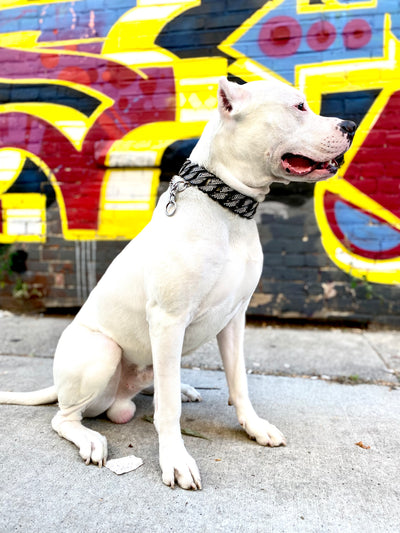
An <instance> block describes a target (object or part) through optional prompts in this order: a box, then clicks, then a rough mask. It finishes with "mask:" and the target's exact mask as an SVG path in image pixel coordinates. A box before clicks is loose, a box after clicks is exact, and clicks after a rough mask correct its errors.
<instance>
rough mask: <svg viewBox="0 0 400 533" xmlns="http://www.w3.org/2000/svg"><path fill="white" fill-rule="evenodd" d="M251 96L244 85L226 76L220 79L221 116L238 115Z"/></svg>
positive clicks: (219, 108)
mask: <svg viewBox="0 0 400 533" xmlns="http://www.w3.org/2000/svg"><path fill="white" fill-rule="evenodd" d="M249 98H250V94H249V92H248V91H246V90H245V89H244V88H243V87H242V86H240V85H238V84H237V83H233V82H231V81H228V80H227V79H226V78H220V79H219V86H218V110H219V112H220V114H221V116H234V115H237V114H238V113H239V111H240V110H241V109H242V108H243V106H244V105H245V104H246V102H247V101H248V100H249Z"/></svg>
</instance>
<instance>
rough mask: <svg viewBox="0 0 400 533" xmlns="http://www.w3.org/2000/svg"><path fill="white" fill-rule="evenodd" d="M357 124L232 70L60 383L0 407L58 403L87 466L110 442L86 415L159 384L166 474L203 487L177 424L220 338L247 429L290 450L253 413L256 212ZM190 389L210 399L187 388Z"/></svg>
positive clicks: (340, 149) (331, 167) (123, 418)
mask: <svg viewBox="0 0 400 533" xmlns="http://www.w3.org/2000/svg"><path fill="white" fill-rule="evenodd" d="M355 128H356V126H355V124H354V123H353V122H350V121H342V120H340V119H336V118H324V117H320V116H318V115H316V114H315V113H313V112H312V111H311V110H310V108H309V107H308V105H307V103H306V100H305V97H304V95H303V94H301V93H300V92H299V91H297V90H295V89H293V88H292V87H290V86H288V85H285V84H283V83H281V82H278V81H275V80H272V79H271V80H270V81H256V82H251V83H248V84H245V85H237V84H235V83H231V82H229V81H227V80H226V79H221V80H220V84H219V91H218V112H216V113H215V116H214V117H213V118H212V120H211V121H210V122H209V123H208V124H207V126H206V128H205V129H204V132H203V134H202V136H201V138H200V140H199V142H198V144H197V145H196V147H195V148H194V150H193V152H192V154H191V156H190V161H188V162H187V163H186V164H185V165H184V167H183V170H182V171H181V172H180V175H179V176H175V178H174V179H173V181H172V182H171V185H170V188H169V190H168V191H167V192H166V193H164V195H163V196H162V197H161V199H160V201H159V203H158V205H157V208H156V209H155V211H154V215H153V218H152V220H151V222H150V223H149V225H148V226H147V227H146V228H145V229H144V230H143V231H142V232H141V233H140V235H138V236H137V237H136V238H135V239H134V240H133V241H132V242H131V243H130V244H128V246H127V247H126V248H125V249H124V250H123V251H122V253H120V254H119V255H118V256H117V258H116V259H115V260H114V261H113V263H112V264H111V265H110V267H109V268H108V270H107V271H106V273H105V274H104V276H103V278H102V279H101V280H100V282H99V283H98V285H97V286H96V287H95V289H94V290H93V291H92V293H91V294H90V296H89V298H88V300H87V302H86V303H85V304H84V305H83V307H82V309H81V310H80V312H79V313H78V314H77V316H76V318H75V319H74V321H73V322H72V324H71V325H70V326H68V327H67V329H66V330H65V331H64V333H63V334H62V336H61V338H60V341H59V344H58V347H57V350H56V354H55V359H54V383H55V385H54V386H53V387H50V388H48V389H44V390H42V391H37V392H33V393H1V395H0V402H2V403H21V404H30V405H35V404H36V405H37V404H43V403H50V402H54V401H56V400H57V399H58V402H59V411H58V413H57V414H56V416H55V417H54V419H53V421H52V426H53V428H54V429H55V431H57V432H58V433H59V435H61V436H62V437H65V438H66V439H68V440H70V441H72V442H73V443H74V444H75V445H76V446H77V447H78V448H79V452H80V455H81V456H82V458H83V459H84V461H86V463H90V462H93V463H96V464H98V465H100V466H101V465H103V464H105V461H106V458H107V443H106V439H105V438H104V437H103V436H102V435H100V434H99V433H97V432H95V431H92V430H90V429H88V428H86V427H85V426H83V425H82V422H81V421H82V418H83V417H92V416H96V415H99V414H100V413H103V412H105V411H106V412H107V415H108V417H109V418H110V419H111V420H112V421H114V422H117V423H124V422H128V421H129V420H130V419H131V418H132V417H133V415H134V413H135V405H134V403H133V402H132V398H133V397H134V396H135V395H136V394H137V393H138V392H140V391H141V390H142V389H144V388H145V387H147V386H149V385H150V384H151V383H152V382H153V379H154V389H155V396H154V404H155V416H154V423H155V427H156V429H157V432H158V436H159V456H160V465H161V470H162V479H163V482H164V483H165V484H167V485H170V486H171V487H173V486H174V485H175V483H178V484H179V485H180V486H181V487H183V488H185V489H196V488H201V482H200V474H199V471H198V468H197V466H196V463H195V461H194V459H193V458H192V457H191V456H190V455H189V454H188V452H187V451H186V449H185V446H184V443H183V440H182V437H181V431H180V415H181V384H180V359H181V356H182V355H185V354H188V353H190V352H192V351H193V350H195V349H196V348H198V347H199V346H200V345H202V344H203V343H204V342H206V341H208V340H209V339H211V338H213V337H215V336H217V339H218V345H219V349H220V352H221V356H222V360H223V364H224V368H225V373H226V378H227V382H228V386H229V402H230V404H233V405H234V406H235V407H236V411H237V416H238V419H239V422H240V424H241V425H242V426H243V428H244V429H245V430H246V432H247V433H248V434H249V436H250V437H252V438H254V439H255V440H256V441H257V442H258V443H259V444H261V445H263V446H280V445H284V444H285V438H284V437H283V435H282V434H281V432H280V431H279V430H278V429H277V428H276V427H275V426H273V425H271V424H270V423H268V422H267V421H266V420H263V419H262V418H260V417H259V416H258V415H257V414H256V413H255V411H254V409H253V407H252V405H251V403H250V400H249V396H248V391H247V380H246V371H245V364H244V357H243V333H244V325H245V311H246V308H247V305H248V303H249V300H250V298H251V296H252V294H253V291H254V290H255V288H256V285H257V283H258V280H259V278H260V274H261V269H262V261H263V256H262V250H261V246H260V242H259V237H258V232H257V227H256V223H255V222H254V220H253V219H252V218H251V217H252V215H253V214H254V212H255V209H256V207H257V202H261V201H262V200H263V199H264V197H265V195H266V194H267V193H268V191H269V187H270V184H271V183H272V182H274V181H278V182H281V183H289V182H290V181H309V182H316V181H318V180H322V179H326V178H329V177H331V176H333V175H334V174H335V172H336V171H337V169H338V167H339V165H340V163H341V162H342V160H343V154H344V152H345V151H346V150H347V149H348V148H349V146H350V144H351V141H352V138H353V135H354V131H355ZM206 169H207V170H206ZM216 176H217V177H216ZM221 180H222V181H221ZM182 394H183V395H184V396H185V397H186V399H191V400H198V399H200V396H199V395H198V393H197V391H195V389H193V388H192V387H189V386H188V385H182Z"/></svg>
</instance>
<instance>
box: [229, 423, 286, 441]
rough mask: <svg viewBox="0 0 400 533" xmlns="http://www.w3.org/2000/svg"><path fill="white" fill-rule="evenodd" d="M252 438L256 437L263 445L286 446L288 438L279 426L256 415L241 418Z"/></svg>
mask: <svg viewBox="0 0 400 533" xmlns="http://www.w3.org/2000/svg"><path fill="white" fill-rule="evenodd" d="M239 422H240V424H241V425H242V426H243V428H244V429H245V430H246V432H247V434H248V435H249V437H250V438H251V439H255V440H256V441H257V443H258V444H261V446H271V447H275V446H286V439H285V437H284V436H283V434H282V433H281V432H280V431H279V429H278V428H277V427H275V426H274V425H272V424H270V423H269V422H267V420H264V419H263V418H260V417H256V418H252V419H247V420H239Z"/></svg>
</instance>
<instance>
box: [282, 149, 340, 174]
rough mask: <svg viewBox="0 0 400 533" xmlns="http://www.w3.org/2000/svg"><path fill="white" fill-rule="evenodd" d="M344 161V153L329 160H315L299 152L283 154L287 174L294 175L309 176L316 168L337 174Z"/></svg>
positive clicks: (283, 164) (283, 163)
mask: <svg viewBox="0 0 400 533" xmlns="http://www.w3.org/2000/svg"><path fill="white" fill-rule="evenodd" d="M343 162H344V154H341V155H339V156H337V157H335V158H333V159H330V160H329V161H314V160H313V159H310V158H309V157H305V156H303V155H299V154H290V153H286V154H284V155H283V156H282V166H283V168H284V170H285V172H286V173H287V174H290V175H292V176H307V175H308V174H311V172H314V171H315V170H322V171H324V173H327V174H332V175H333V174H335V173H336V172H337V171H338V169H339V168H340V166H341V165H342V164H343Z"/></svg>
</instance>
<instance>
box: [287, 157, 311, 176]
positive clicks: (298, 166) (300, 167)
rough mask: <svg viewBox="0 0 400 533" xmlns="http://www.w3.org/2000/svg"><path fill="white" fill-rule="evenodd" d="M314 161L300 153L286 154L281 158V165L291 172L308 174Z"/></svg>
mask: <svg viewBox="0 0 400 533" xmlns="http://www.w3.org/2000/svg"><path fill="white" fill-rule="evenodd" d="M314 165H315V163H314V161H312V160H311V159H308V157H304V156H302V155H293V154H288V155H287V156H286V157H285V158H284V160H283V166H284V168H285V169H287V170H288V171H289V172H290V173H293V174H308V173H310V172H312V170H313V168H314Z"/></svg>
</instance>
